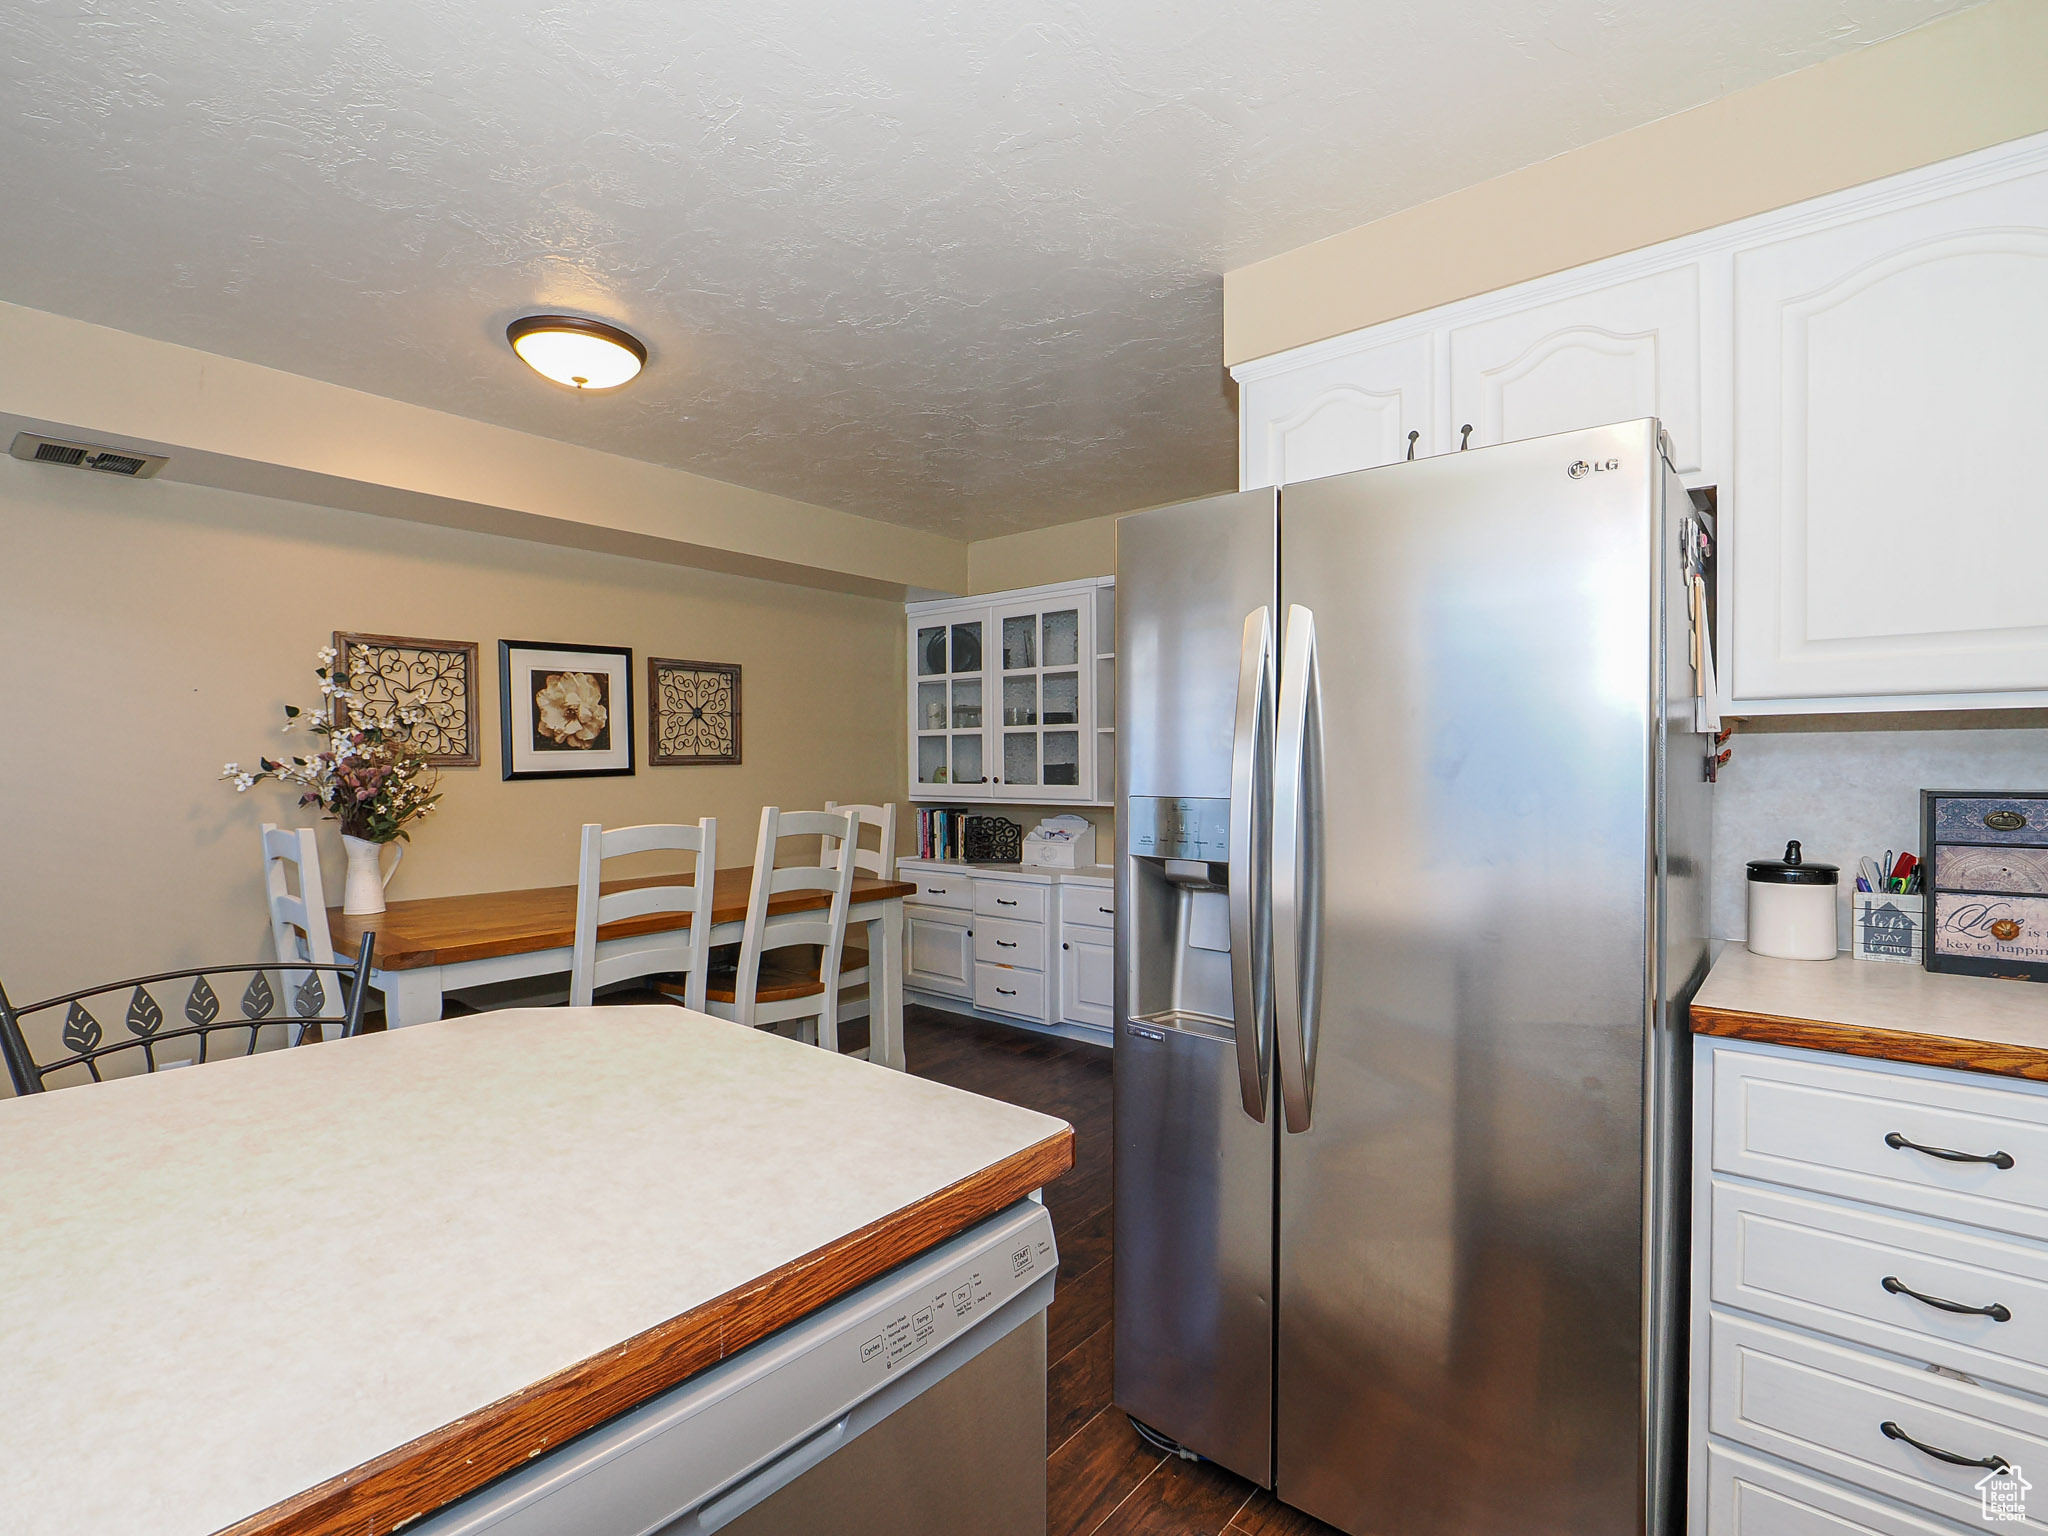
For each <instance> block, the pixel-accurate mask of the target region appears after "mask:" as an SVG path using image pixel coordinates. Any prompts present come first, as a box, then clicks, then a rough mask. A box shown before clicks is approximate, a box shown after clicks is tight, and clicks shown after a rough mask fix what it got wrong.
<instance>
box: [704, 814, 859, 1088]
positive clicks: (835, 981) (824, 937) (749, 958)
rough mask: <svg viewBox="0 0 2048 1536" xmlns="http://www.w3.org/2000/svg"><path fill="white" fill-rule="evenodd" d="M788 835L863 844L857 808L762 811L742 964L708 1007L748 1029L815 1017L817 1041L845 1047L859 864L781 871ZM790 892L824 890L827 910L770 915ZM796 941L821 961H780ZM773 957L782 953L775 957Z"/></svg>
mask: <svg viewBox="0 0 2048 1536" xmlns="http://www.w3.org/2000/svg"><path fill="white" fill-rule="evenodd" d="M785 837H829V838H833V839H835V840H837V841H839V842H841V843H845V844H848V845H851V846H854V847H858V846H859V843H860V816H859V814H858V813H857V812H854V811H852V810H850V809H849V810H838V811H783V810H780V809H778V808H777V807H775V806H772V805H770V806H764V807H762V810H761V836H760V840H759V842H757V843H756V845H755V847H754V882H753V888H752V889H751V890H750V891H749V892H748V894H747V921H746V926H745V927H744V928H743V929H742V930H741V933H740V961H739V969H738V970H737V971H736V972H735V973H734V974H733V976H732V979H731V980H730V982H728V981H726V980H725V979H724V978H722V977H720V978H715V979H714V980H713V981H712V983H711V988H710V992H709V995H708V998H707V1000H706V1003H705V1007H706V1009H707V1010H708V1011H709V1012H711V1013H714V1014H716V1015H717V1016H718V1017H719V1018H722V1019H732V1020H734V1021H735V1022H736V1023H740V1024H744V1025H746V1026H748V1027H749V1028H750V1029H758V1028H760V1027H761V1026H762V1025H764V1024H781V1023H787V1022H789V1021H790V1020H793V1019H798V1020H800V1019H815V1020H816V1021H817V1024H816V1030H815V1033H816V1040H817V1043H818V1044H819V1045H821V1046H823V1047H824V1048H825V1049H826V1050H828V1051H833V1052H837V1051H838V1049H839V987H840V975H839V966H840V961H841V960H842V959H843V958H844V955H845V949H846V914H847V909H848V906H849V905H850V903H851V901H852V898H853V876H854V868H855V865H854V861H853V860H852V859H840V860H838V861H837V864H836V866H834V865H806V864H797V865H791V866H789V867H787V868H781V869H778V868H777V867H776V864H775V854H776V849H777V847H778V845H779V844H780V843H781V841H782V839H783V838H785ZM787 891H822V892H824V893H825V894H826V895H827V896H828V897H829V898H830V899H829V902H828V904H827V906H826V907H825V908H824V910H822V911H818V910H812V911H807V912H787V913H784V914H782V915H781V916H778V917H771V916H769V914H768V904H769V902H770V901H772V900H773V899H774V898H775V897H776V896H779V895H781V894H783V893H784V892H787ZM798 945H803V946H814V947H815V948H816V949H817V951H818V954H817V958H816V960H815V961H812V960H811V959H810V958H809V957H808V956H806V957H805V959H804V960H803V961H801V962H797V961H791V960H784V959H781V958H779V954H780V952H781V951H784V950H788V949H792V948H795V947H797V946H798ZM770 955H777V956H778V958H777V959H776V960H772V961H771V960H770V959H769V958H768V957H769V956H770Z"/></svg>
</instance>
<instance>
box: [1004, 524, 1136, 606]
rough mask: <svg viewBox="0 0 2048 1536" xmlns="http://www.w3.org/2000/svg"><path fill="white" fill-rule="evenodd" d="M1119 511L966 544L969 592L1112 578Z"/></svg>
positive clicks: (1114, 565)
mask: <svg viewBox="0 0 2048 1536" xmlns="http://www.w3.org/2000/svg"><path fill="white" fill-rule="evenodd" d="M1121 515H1122V514H1121V513H1111V514H1110V515H1109V516H1108V517H1091V518H1088V519H1087V520H1086V521H1084V522H1079V523H1061V524H1060V525H1059V526H1058V527H1056V528H1034V529H1032V530H1031V531H1030V532H1028V533H1011V534H1005V535H1004V536H1003V537H1002V538H999V539H977V540H975V542H974V543H972V544H970V545H968V546H967V590H968V592H969V593H973V594H980V593H983V592H1007V591H1009V590H1010V589H1011V588H1012V587H1042V586H1048V585H1050V584H1051V583H1053V582H1055V581H1085V580H1086V579H1087V578H1089V577H1091V576H1113V575H1115V574H1116V520H1117V518H1118V517H1119V516H1121Z"/></svg>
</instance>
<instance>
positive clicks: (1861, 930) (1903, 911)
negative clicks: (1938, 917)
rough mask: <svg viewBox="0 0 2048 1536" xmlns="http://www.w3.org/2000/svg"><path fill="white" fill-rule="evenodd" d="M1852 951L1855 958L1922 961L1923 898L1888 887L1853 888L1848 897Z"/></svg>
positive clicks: (1924, 942) (1924, 946)
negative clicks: (1856, 889) (1871, 888)
mask: <svg viewBox="0 0 2048 1536" xmlns="http://www.w3.org/2000/svg"><path fill="white" fill-rule="evenodd" d="M1852 899H1853V900H1854V902H1855V906H1854V908H1853V910H1852V912H1851V918H1852V922H1851V924H1850V932H1851V934H1852V945H1853V948H1852V951H1851V952H1852V953H1853V954H1854V955H1855V956H1856V958H1857V959H1858V960H1896V961H1898V962H1900V963H1901V964H1904V965H1922V964H1924V963H1925V962H1926V959H1927V898H1926V897H1925V896H1896V895H1893V894H1892V893H1891V892H1889V891H1857V892H1855V893H1854V894H1853V898H1852Z"/></svg>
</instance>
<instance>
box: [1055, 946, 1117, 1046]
mask: <svg viewBox="0 0 2048 1536" xmlns="http://www.w3.org/2000/svg"><path fill="white" fill-rule="evenodd" d="M1064 932H1065V934H1066V937H1064V938H1063V939H1061V940H1060V1018H1061V1019H1063V1020H1064V1021H1065V1022H1067V1023H1069V1024H1093V1025H1094V1026H1095V1027H1096V1028H1097V1029H1109V1028H1111V1027H1113V1024H1114V1021H1115V1017H1116V1011H1115V1010H1116V966H1115V964H1114V959H1113V957H1114V956H1115V954H1116V950H1115V948H1114V947H1113V945H1112V943H1111V935H1110V931H1109V930H1108V929H1107V928H1068V929H1066V930H1064Z"/></svg>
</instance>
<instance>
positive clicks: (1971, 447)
mask: <svg viewBox="0 0 2048 1536" xmlns="http://www.w3.org/2000/svg"><path fill="white" fill-rule="evenodd" d="M1735 335H1736V345H1735V355H1736V359H1737V361H1736V372H1735V402H1736V406H1735V422H1736V468H1735V477H1734V484H1733V498H1732V504H1733V508H1734V516H1733V517H1732V518H1731V520H1730V524H1729V528H1728V530H1727V537H1726V542H1725V544H1724V547H1723V553H1724V557H1725V558H1726V560H1727V561H1728V562H1729V566H1728V569H1729V571H1730V582H1731V586H1730V588H1729V591H1730V598H1731V602H1732V610H1731V611H1730V612H1729V613H1728V620H1729V630H1730V635H1731V637H1732V640H1733V654H1732V657H1731V663H1730V664H1731V667H1732V675H1731V677H1730V684H1731V691H1732V693H1733V694H1734V695H1735V697H1737V698H1738V699H1760V700H1801V699H1822V698H1852V699H1860V700H1870V701H1872V703H1874V704H1875V703H1890V702H1891V701H1892V700H1893V698H1894V697H1895V696H1899V695H1908V696H1910V695H1944V696H1947V698H1946V702H1948V703H1950V704H1951V705H1953V704H1954V703H1955V702H1956V700H1955V698H1954V696H1955V695H1973V696H1983V695H1992V696H1994V697H1989V698H1978V699H1976V702H1982V703H1996V702H1998V700H1997V698H1996V697H1995V695H1997V694H1999V693H2002V692H2007V691H2018V690H2041V689H2048V491H2044V489H2043V484H2044V480H2043V475H2042V472H2041V468H2040V466H2039V465H2037V464H2036V463H2035V462H2034V454H2035V452H2036V451H2038V450H2037V447H2036V445H2037V444H2038V443H2039V441H2040V429H2041V424H2042V423H2043V422H2044V421H2048V169H2036V170H2034V171H2033V172H2032V173H2031V174H2023V175H2019V176H2017V177H2013V178H2010V179H2004V180H2000V181H1996V182H1993V183H1992V184H1991V185H1983V186H1974V187H1968V188H1965V189H1962V190H1952V191H1949V192H1947V194H1946V195H1934V196H1930V197H1927V198H1926V199H1925V200H1923V201H1919V202H1917V203H1914V204H1911V205H1908V206H1905V207H1900V208H1896V209H1893V210H1890V211H1885V212H1874V213H1869V214H1867V215H1866V216H1865V217H1861V218H1854V219H1850V220H1846V221H1844V222H1840V223H1830V224H1826V225H1823V226H1822V227H1820V228H1817V229H1813V230H1810V231H1807V232H1804V233H1800V234H1796V235H1791V236H1788V237H1786V238H1782V239H1776V240H1771V241H1768V242H1766V243H1762V244H1758V245H1755V246H1752V247H1750V248H1748V249H1744V250H1740V251H1738V252H1737V253H1736V257H1735Z"/></svg>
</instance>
